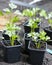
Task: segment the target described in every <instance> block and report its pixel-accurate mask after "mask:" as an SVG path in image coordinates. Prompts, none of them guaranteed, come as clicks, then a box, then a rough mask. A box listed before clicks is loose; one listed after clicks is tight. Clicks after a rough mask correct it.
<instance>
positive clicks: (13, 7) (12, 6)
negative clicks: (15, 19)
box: [9, 3, 17, 9]
mask: <svg viewBox="0 0 52 65" xmlns="http://www.w3.org/2000/svg"><path fill="white" fill-rule="evenodd" d="M9 7H10V8H11V9H16V8H17V5H15V4H14V3H9Z"/></svg>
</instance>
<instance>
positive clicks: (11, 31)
mask: <svg viewBox="0 0 52 65" xmlns="http://www.w3.org/2000/svg"><path fill="white" fill-rule="evenodd" d="M18 19H19V18H17V17H14V18H11V19H10V21H9V23H7V24H6V32H5V34H7V35H9V37H10V43H11V46H14V41H15V40H16V39H18V40H19V39H20V37H19V35H18V34H16V30H17V31H20V29H21V28H20V27H19V26H16V25H15V23H16V22H17V21H16V20H18ZM18 21H19V20H18Z"/></svg>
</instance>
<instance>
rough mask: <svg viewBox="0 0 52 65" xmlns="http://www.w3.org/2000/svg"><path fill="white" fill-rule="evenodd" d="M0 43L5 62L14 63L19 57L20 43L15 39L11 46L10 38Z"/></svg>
mask: <svg viewBox="0 0 52 65" xmlns="http://www.w3.org/2000/svg"><path fill="white" fill-rule="evenodd" d="M2 45H3V54H4V58H3V60H4V61H5V62H7V63H14V62H18V61H20V57H21V54H20V53H21V52H20V49H21V46H22V44H21V43H20V42H19V41H15V45H14V46H11V45H10V40H3V41H2Z"/></svg>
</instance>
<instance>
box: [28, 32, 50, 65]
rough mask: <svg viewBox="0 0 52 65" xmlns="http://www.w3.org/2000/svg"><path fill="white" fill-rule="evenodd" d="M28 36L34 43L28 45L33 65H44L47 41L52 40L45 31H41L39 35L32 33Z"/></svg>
mask: <svg viewBox="0 0 52 65" xmlns="http://www.w3.org/2000/svg"><path fill="white" fill-rule="evenodd" d="M28 36H31V38H32V41H30V42H29V45H28V49H29V55H30V62H31V64H32V65H42V63H43V58H44V54H45V51H46V48H47V43H46V42H45V41H47V40H48V39H50V38H49V37H48V36H46V32H44V31H40V32H39V33H37V32H32V33H30V34H28Z"/></svg>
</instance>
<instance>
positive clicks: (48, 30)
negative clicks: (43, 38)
mask: <svg viewBox="0 0 52 65" xmlns="http://www.w3.org/2000/svg"><path fill="white" fill-rule="evenodd" d="M48 23H49V26H48V27H45V28H44V30H45V32H46V33H47V35H48V36H49V37H50V41H48V44H51V43H52V19H51V18H49V19H48ZM51 45H52V44H51Z"/></svg>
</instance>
